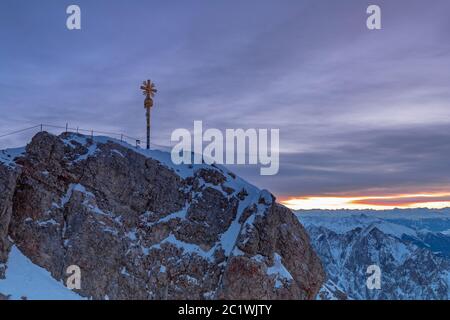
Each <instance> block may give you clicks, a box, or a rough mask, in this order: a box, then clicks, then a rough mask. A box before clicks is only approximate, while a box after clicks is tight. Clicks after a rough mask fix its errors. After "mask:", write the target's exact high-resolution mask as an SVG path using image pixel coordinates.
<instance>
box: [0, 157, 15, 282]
mask: <svg viewBox="0 0 450 320" xmlns="http://www.w3.org/2000/svg"><path fill="white" fill-rule="evenodd" d="M12 160H13V159H12V155H11V154H9V153H7V152H1V153H0V161H1V162H0V279H3V278H4V276H5V269H6V265H5V263H6V260H7V258H8V253H9V249H10V245H11V244H10V241H9V239H8V227H9V224H10V221H11V214H12V199H13V195H14V190H15V186H16V179H17V177H18V175H19V172H20V170H19V169H17V167H16V166H15V165H14V164H13V162H12Z"/></svg>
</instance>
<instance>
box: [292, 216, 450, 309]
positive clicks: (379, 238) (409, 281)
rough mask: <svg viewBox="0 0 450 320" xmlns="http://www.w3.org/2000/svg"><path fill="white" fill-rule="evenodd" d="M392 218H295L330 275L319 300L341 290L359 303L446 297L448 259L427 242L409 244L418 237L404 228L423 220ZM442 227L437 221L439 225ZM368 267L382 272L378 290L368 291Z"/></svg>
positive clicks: (449, 282) (448, 295) (449, 280)
mask: <svg viewBox="0 0 450 320" xmlns="http://www.w3.org/2000/svg"><path fill="white" fill-rule="evenodd" d="M373 215H376V214H373ZM387 215H389V214H387ZM426 215H427V213H426V214H425V215H424V216H426ZM391 216H392V218H391V219H392V221H391V220H388V219H387V220H384V219H379V218H376V217H369V216H366V215H361V214H359V213H358V212H357V211H355V213H354V214H353V215H351V214H349V213H348V212H336V213H332V214H328V215H326V214H300V215H299V218H300V221H301V222H302V223H304V224H305V226H306V229H307V231H308V233H309V235H310V237H311V239H313V241H312V244H313V246H314V248H315V250H316V252H317V253H318V255H319V256H320V258H321V260H322V263H323V265H324V267H325V270H326V272H327V276H328V281H327V282H326V284H325V285H324V287H323V288H322V290H321V292H320V293H319V298H321V299H334V298H335V299H342V298H341V297H340V296H341V295H340V293H339V292H344V293H345V295H347V296H348V297H349V298H350V299H357V300H416V299H417V300H448V299H449V298H450V278H449V276H448V275H449V274H450V260H449V259H448V257H446V256H443V255H442V254H441V253H440V252H433V251H432V248H431V247H432V246H431V245H429V244H426V245H425V246H424V247H418V246H417V245H416V244H414V242H412V241H410V240H408V239H410V238H415V239H416V240H418V237H417V234H416V231H415V230H414V229H411V228H410V227H406V226H410V225H418V226H420V223H423V220H407V219H408V218H406V220H405V221H406V222H403V224H401V223H402V222H401V220H396V219H399V218H398V217H396V216H398V214H395V213H391ZM435 224H436V222H434V224H432V225H435ZM445 224H446V223H445V221H444V220H443V219H441V220H440V225H444V226H445ZM419 228H420V227H419ZM430 228H431V227H430ZM429 232H431V231H429ZM405 235H408V237H405ZM441 236H443V234H441ZM371 265H376V266H378V267H379V268H380V271H381V288H380V289H379V290H378V289H373V290H371V289H369V288H368V287H367V279H368V277H369V276H370V274H368V273H367V268H368V267H369V266H371ZM330 284H332V285H330ZM336 292H337V293H338V295H336V294H335V293H336ZM327 293H328V294H327Z"/></svg>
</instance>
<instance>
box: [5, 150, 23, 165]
mask: <svg viewBox="0 0 450 320" xmlns="http://www.w3.org/2000/svg"><path fill="white" fill-rule="evenodd" d="M24 153H25V148H24V147H22V148H14V149H5V150H0V163H3V164H4V165H6V166H8V167H10V168H14V167H15V166H16V163H15V162H14V159H15V158H17V157H20V156H22V155H24Z"/></svg>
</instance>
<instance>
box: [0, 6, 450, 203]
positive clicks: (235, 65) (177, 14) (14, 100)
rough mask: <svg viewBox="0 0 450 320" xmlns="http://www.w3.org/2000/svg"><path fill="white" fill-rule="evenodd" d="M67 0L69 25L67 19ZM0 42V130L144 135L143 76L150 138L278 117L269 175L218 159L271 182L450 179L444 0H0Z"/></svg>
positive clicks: (348, 184) (346, 190)
mask: <svg viewBox="0 0 450 320" xmlns="http://www.w3.org/2000/svg"><path fill="white" fill-rule="evenodd" d="M69 4H78V5H79V6H80V7H81V10H82V30H81V31H68V30H67V29H66V26H65V21H66V17H67V15H66V13H65V10H66V7H67V6H68V5H69ZM369 4H378V5H380V6H381V9H382V18H383V20H382V25H383V30H381V31H369V30H368V29H367V28H366V22H365V21H366V17H367V15H366V12H365V11H366V8H367V7H368V5H369ZM0 49H1V50H0V115H1V117H0V134H1V133H3V132H8V131H11V130H14V129H17V128H22V127H26V126H28V125H34V124H38V123H41V122H45V123H51V124H60V125H64V124H65V123H66V122H69V123H70V124H71V125H72V126H80V127H85V128H96V129H98V130H108V131H119V132H126V133H128V134H129V135H131V136H144V135H145V119H144V109H143V97H142V96H141V93H140V91H139V90H138V88H139V85H140V83H141V81H142V80H144V79H147V78H151V79H152V80H154V81H155V82H156V84H157V87H158V89H159V92H158V95H157V97H156V99H155V104H156V106H155V108H154V109H153V114H152V118H153V119H152V120H153V127H152V133H153V137H154V139H155V142H156V143H159V144H168V141H169V139H170V134H171V132H172V131H173V130H174V129H176V128H188V129H192V127H193V121H194V120H203V122H204V126H205V127H214V128H220V129H225V128H239V127H242V128H279V129H280V132H281V148H282V155H281V165H280V173H279V174H278V175H277V176H274V177H261V176H259V168H258V167H251V168H233V169H235V170H236V171H237V172H238V173H240V174H242V175H243V176H244V177H245V178H247V179H248V180H250V181H251V182H254V183H256V184H257V185H258V186H260V187H263V188H268V189H269V190H271V191H272V192H274V193H275V194H277V195H279V196H301V195H324V194H330V195H338V194H358V195H361V194H364V195H365V194H374V195H381V194H395V193H410V192H423V191H442V190H449V189H448V186H450V174H449V172H450V161H449V158H450V2H449V1H448V0H433V1H425V0H420V1H418V0H391V1H379V0H377V1H363V0H345V1H335V0H311V1H309V0H283V1H275V0H272V1H265V0H247V1H237V0H226V1H225V0H217V1H207V0H202V1H200V0H191V1H178V0H177V1H175V0H171V1H149V0H146V1H140V0H139V1H138V0H130V1H118V0H114V1H106V0H95V1H92V0H89V1H77V0H75V1H63V0H41V1H29V0H2V1H1V2H0ZM23 139H25V137H24V136H20V137H13V138H10V139H1V140H0V148H3V147H5V146H12V145H19V144H23V143H24V140H23Z"/></svg>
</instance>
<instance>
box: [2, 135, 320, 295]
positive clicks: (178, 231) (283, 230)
mask: <svg viewBox="0 0 450 320" xmlns="http://www.w3.org/2000/svg"><path fill="white" fill-rule="evenodd" d="M167 159H169V160H167ZM15 163H16V164H17V167H18V169H16V170H12V171H11V172H14V173H15V174H14V173H8V174H6V173H5V172H4V171H5V170H6V169H5V168H2V164H1V162H0V189H1V188H3V189H4V190H8V192H2V193H1V195H0V197H2V198H0V199H1V203H0V209H1V211H0V214H2V215H1V219H2V228H3V229H0V245H1V244H2V242H1V241H6V242H5V243H4V244H3V247H5V248H7V247H8V245H9V244H8V242H7V234H8V235H9V236H10V237H11V239H12V240H13V241H14V243H15V245H17V247H18V248H19V249H20V250H21V251H22V253H24V254H25V255H26V256H27V257H28V258H30V259H31V260H32V261H33V263H35V264H37V265H39V266H42V267H44V268H45V269H47V270H48V271H50V272H51V274H52V276H53V277H54V278H56V279H57V280H64V279H66V277H67V274H66V270H67V268H68V267H69V266H71V265H77V266H79V267H80V268H81V271H82V287H81V290H79V291H78V292H79V293H80V294H81V295H83V296H86V297H92V298H94V299H104V298H110V299H219V298H220V299H312V298H314V297H315V296H316V294H317V292H318V291H319V289H320V287H321V285H322V282H323V279H324V273H323V270H322V266H321V264H320V262H319V259H318V258H317V256H316V255H315V253H314V251H313V250H312V248H311V246H310V244H309V239H308V236H307V234H306V232H305V230H304V229H303V227H302V226H301V224H300V223H299V222H298V220H297V219H296V218H295V216H294V215H293V214H292V212H290V211H289V210H288V209H287V208H285V207H283V206H281V205H279V204H277V203H276V202H275V199H274V197H273V196H272V195H271V194H270V193H268V192H267V191H260V190H258V189H257V188H255V187H253V186H251V185H250V184H248V183H246V182H245V181H243V180H241V179H240V178H238V177H236V176H235V175H233V174H232V173H230V172H228V171H227V170H226V169H224V168H219V167H217V166H207V165H200V166H191V167H188V166H179V167H178V166H174V165H173V164H172V163H171V162H170V155H168V154H166V153H163V152H159V151H151V152H146V151H143V150H140V149H134V148H132V147H130V146H127V145H125V144H121V143H119V142H117V141H111V140H110V139H106V138H94V139H91V138H89V137H85V136H81V135H75V134H64V135H61V136H60V137H56V136H53V135H50V134H47V133H40V134H38V135H36V136H35V137H34V138H33V140H32V141H31V143H30V144H29V145H28V146H27V148H26V153H25V155H24V156H23V157H21V158H19V159H18V160H16V161H15ZM8 172H9V171H8ZM3 189H1V190H3ZM1 248H2V247H1V246H0V259H1V258H2V255H1ZM4 252H6V251H5V250H4ZM3 257H4V258H5V256H4V255H3Z"/></svg>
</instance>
